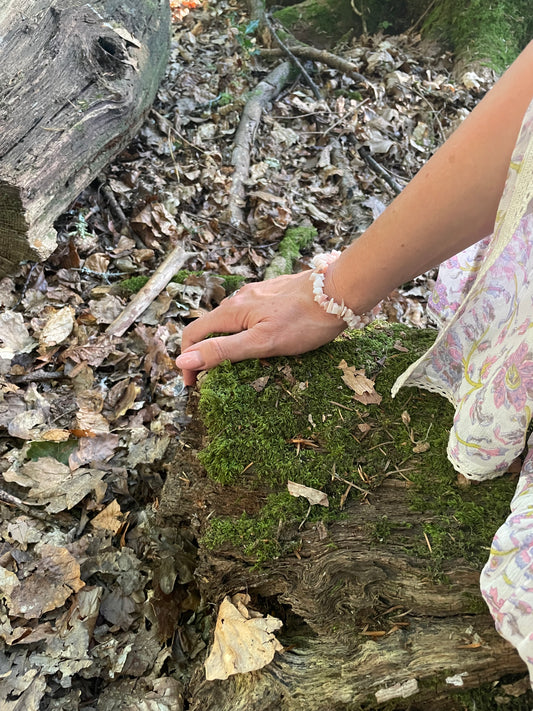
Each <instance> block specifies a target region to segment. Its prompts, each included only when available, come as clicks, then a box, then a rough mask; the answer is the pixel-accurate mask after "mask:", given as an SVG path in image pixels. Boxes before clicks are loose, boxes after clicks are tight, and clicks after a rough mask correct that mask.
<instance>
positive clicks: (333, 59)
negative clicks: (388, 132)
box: [260, 44, 372, 86]
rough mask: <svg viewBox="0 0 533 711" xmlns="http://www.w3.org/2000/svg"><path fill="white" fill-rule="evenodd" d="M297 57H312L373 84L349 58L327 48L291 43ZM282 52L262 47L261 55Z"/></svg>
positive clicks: (293, 52)
mask: <svg viewBox="0 0 533 711" xmlns="http://www.w3.org/2000/svg"><path fill="white" fill-rule="evenodd" d="M288 49H289V50H290V51H291V53H292V54H293V55H294V56H295V57H301V58H302V59H310V60H312V61H313V62H320V63H321V64H325V65H326V66H328V67H331V68H332V69H337V70H338V71H339V72H342V73H343V74H348V75H349V76H351V77H352V79H357V80H358V81H359V82H361V84H365V85H366V86H372V84H371V83H370V82H369V81H368V79H367V78H366V77H364V76H363V75H362V74H360V73H359V72H358V71H357V66H356V65H355V64H353V63H352V62H350V61H348V60H347V59H343V58H342V57H339V56H337V55H336V54H333V53H332V52H328V51H326V50H325V49H317V48H316V47H310V46H309V45H306V44H291V45H290V46H289V48H288ZM281 54H282V50H280V49H262V50H261V55H260V56H261V57H265V58H267V57H279V56H280V55H281Z"/></svg>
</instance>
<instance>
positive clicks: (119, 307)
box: [89, 294, 124, 323]
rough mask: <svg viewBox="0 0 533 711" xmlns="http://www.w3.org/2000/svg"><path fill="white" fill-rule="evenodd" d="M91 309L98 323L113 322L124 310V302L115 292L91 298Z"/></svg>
mask: <svg viewBox="0 0 533 711" xmlns="http://www.w3.org/2000/svg"><path fill="white" fill-rule="evenodd" d="M89 309H90V310H91V314H92V315H93V316H94V318H95V319H96V323H112V322H113V321H114V320H115V319H116V318H117V316H118V315H119V314H121V313H122V311H123V310H124V304H123V303H122V301H121V300H120V299H119V298H118V296H114V295H113V294H106V295H105V296H104V297H103V298H102V299H91V301H89Z"/></svg>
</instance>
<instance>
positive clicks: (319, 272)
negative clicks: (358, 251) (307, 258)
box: [309, 250, 380, 329]
mask: <svg viewBox="0 0 533 711" xmlns="http://www.w3.org/2000/svg"><path fill="white" fill-rule="evenodd" d="M340 256H341V255H340V252H337V251H336V250H333V251H332V252H326V253H323V254H318V255H316V256H315V257H314V258H313V260H312V264H313V267H314V269H313V271H312V272H311V274H310V277H309V278H310V279H311V281H312V283H313V298H314V300H315V301H316V302H317V304H318V305H319V306H320V308H322V309H323V310H324V311H325V312H326V313H328V314H331V315H333V316H336V317H337V318H338V319H341V320H342V321H344V322H345V323H346V326H347V327H348V328H350V329H358V328H363V327H364V326H366V325H367V324H368V323H370V322H371V321H374V320H375V319H376V318H377V317H378V315H379V311H380V306H379V304H378V305H377V306H374V308H372V309H371V310H367V309H365V307H364V305H362V304H360V305H359V304H358V305H356V304H355V303H354V302H355V298H354V295H353V290H350V292H351V293H349V294H347V293H346V291H345V290H343V289H342V288H339V286H338V279H337V276H338V266H339V263H338V261H337V260H338V258H339V257H340Z"/></svg>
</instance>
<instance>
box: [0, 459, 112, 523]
mask: <svg viewBox="0 0 533 711" xmlns="http://www.w3.org/2000/svg"><path fill="white" fill-rule="evenodd" d="M104 475H105V472H104V471H98V470H96V469H79V470H77V471H76V472H74V473H72V472H71V471H70V469H69V467H68V466H67V465H66V464H62V463H61V462H58V461H57V459H54V458H53V457H41V458H40V459H37V460H36V461H34V462H32V461H30V462H26V463H25V464H23V465H22V466H21V467H20V469H18V471H17V469H16V467H15V466H12V467H10V468H9V469H8V470H7V471H6V472H4V475H3V476H4V479H5V480H6V481H12V482H15V483H16V484H18V485H19V486H23V487H24V488H29V489H30V490H29V492H28V498H31V499H33V500H34V501H35V503H37V504H46V510H47V511H48V512H49V513H58V512H59V511H63V510H64V509H71V508H72V507H73V506H75V505H76V504H77V503H78V502H79V501H81V500H82V499H83V498H84V497H85V496H87V494H89V493H90V492H91V491H93V490H94V488H95V487H96V486H97V484H98V483H99V482H100V481H101V479H103V477H104Z"/></svg>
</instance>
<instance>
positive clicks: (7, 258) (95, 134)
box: [0, 0, 170, 274]
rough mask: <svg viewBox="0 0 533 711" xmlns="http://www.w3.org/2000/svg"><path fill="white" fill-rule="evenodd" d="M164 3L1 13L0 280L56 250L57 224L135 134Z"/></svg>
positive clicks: (156, 62)
mask: <svg viewBox="0 0 533 711" xmlns="http://www.w3.org/2000/svg"><path fill="white" fill-rule="evenodd" d="M169 20H170V11H169V4H168V0H124V1H123V0H120V1H119V0H94V1H93V2H91V3H90V4H89V3H86V2H84V0H52V2H50V0H7V2H4V3H2V7H0V37H1V38H2V40H1V44H0V137H1V138H0V273H3V274H6V273H9V272H10V271H12V270H13V268H14V267H15V266H16V264H18V262H20V261H21V260H24V259H32V260H42V259H46V257H47V256H49V255H50V254H51V252H52V251H53V250H54V248H55V246H56V232H55V230H54V228H53V222H54V220H55V219H56V218H57V217H58V216H59V215H60V214H61V213H62V212H63V211H64V210H65V209H66V208H67V207H68V205H69V204H70V203H71V202H72V200H73V199H74V198H75V197H76V195H77V194H78V193H79V192H80V191H81V190H82V189H83V188H84V187H85V186H86V185H87V184H88V183H89V182H90V181H91V180H92V179H93V178H94V177H95V176H96V175H97V173H98V172H99V171H100V170H101V169H102V168H103V167H104V166H105V165H106V164H107V163H108V162H109V161H110V160H111V159H112V158H113V157H114V156H115V155H116V154H117V153H118V152H119V151H120V150H122V149H123V148H124V147H125V146H126V145H127V143H128V142H129V140H130V139H131V137H132V136H133V135H134V134H135V133H136V131H137V130H138V129H139V126H140V124H141V122H142V120H143V118H144V116H145V113H146V111H147V109H148V108H149V106H150V105H151V103H152V101H153V99H154V96H155V93H156V91H157V87H158V85H159V82H160V80H161V77H162V75H163V72H164V69H165V65H166V61H167V57H168V48H169V38H170V29H169V28H170V24H169Z"/></svg>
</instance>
